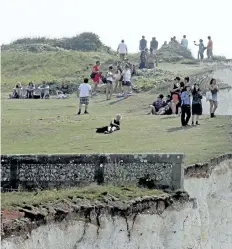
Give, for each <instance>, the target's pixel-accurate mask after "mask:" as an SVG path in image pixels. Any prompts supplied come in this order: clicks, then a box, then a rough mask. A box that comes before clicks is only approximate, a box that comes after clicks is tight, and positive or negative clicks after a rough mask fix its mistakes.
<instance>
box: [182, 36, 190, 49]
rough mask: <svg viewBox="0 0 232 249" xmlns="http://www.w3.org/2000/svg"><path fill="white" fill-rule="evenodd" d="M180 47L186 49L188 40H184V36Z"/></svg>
mask: <svg viewBox="0 0 232 249" xmlns="http://www.w3.org/2000/svg"><path fill="white" fill-rule="evenodd" d="M180 45H181V46H182V47H184V48H186V49H188V40H187V38H186V35H184V36H183V39H182V40H181V43H180Z"/></svg>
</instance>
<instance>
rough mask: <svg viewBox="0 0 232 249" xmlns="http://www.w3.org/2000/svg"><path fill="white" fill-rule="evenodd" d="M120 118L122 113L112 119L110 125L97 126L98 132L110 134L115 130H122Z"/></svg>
mask: <svg viewBox="0 0 232 249" xmlns="http://www.w3.org/2000/svg"><path fill="white" fill-rule="evenodd" d="M120 120H121V115H120V114H117V116H116V118H115V119H113V120H112V121H111V123H110V125H109V126H104V127H100V128H97V130H96V132H97V133H105V134H109V133H112V132H114V131H118V130H120Z"/></svg>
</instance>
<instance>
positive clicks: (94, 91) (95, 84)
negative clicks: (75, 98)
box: [93, 82, 98, 94]
mask: <svg viewBox="0 0 232 249" xmlns="http://www.w3.org/2000/svg"><path fill="white" fill-rule="evenodd" d="M97 85H98V82H94V87H93V94H96V93H97Z"/></svg>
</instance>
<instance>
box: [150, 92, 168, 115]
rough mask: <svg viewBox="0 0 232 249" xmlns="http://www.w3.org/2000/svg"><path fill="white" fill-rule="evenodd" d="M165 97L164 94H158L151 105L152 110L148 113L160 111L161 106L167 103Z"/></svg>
mask: <svg viewBox="0 0 232 249" xmlns="http://www.w3.org/2000/svg"><path fill="white" fill-rule="evenodd" d="M163 98H164V95H163V94H160V95H159V96H158V98H157V100H156V101H154V102H153V104H152V105H150V107H151V112H150V113H148V114H156V113H157V112H159V110H160V108H162V107H164V106H165V105H166V103H165V101H163Z"/></svg>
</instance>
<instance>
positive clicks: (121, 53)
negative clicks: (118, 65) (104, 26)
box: [117, 40, 128, 61]
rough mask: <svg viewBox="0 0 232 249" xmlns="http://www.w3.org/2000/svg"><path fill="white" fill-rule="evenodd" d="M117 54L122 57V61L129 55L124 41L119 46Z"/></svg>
mask: <svg viewBox="0 0 232 249" xmlns="http://www.w3.org/2000/svg"><path fill="white" fill-rule="evenodd" d="M117 53H118V54H119V56H120V60H121V61H124V60H125V57H126V55H127V54H128V50H127V45H126V44H125V42H124V40H122V41H121V43H120V44H119V45H118V49H117Z"/></svg>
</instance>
